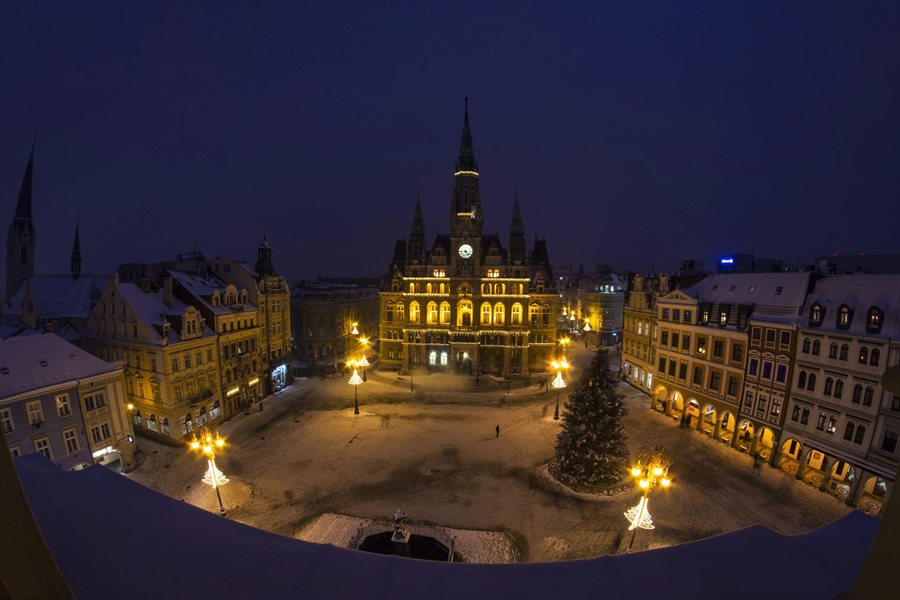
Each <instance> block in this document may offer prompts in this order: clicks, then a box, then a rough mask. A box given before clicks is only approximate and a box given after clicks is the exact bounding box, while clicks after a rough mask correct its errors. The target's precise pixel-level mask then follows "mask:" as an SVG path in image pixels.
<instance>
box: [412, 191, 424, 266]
mask: <svg viewBox="0 0 900 600" xmlns="http://www.w3.org/2000/svg"><path fill="white" fill-rule="evenodd" d="M409 258H410V260H411V261H412V262H421V263H424V262H425V220H424V219H423V218H422V202H421V199H420V198H419V195H418V194H416V209H415V211H414V212H413V220H412V226H411V227H410V229H409Z"/></svg>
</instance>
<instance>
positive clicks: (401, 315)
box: [394, 303, 406, 321]
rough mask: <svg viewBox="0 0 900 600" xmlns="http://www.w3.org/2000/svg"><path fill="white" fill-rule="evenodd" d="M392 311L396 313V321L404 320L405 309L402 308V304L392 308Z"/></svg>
mask: <svg viewBox="0 0 900 600" xmlns="http://www.w3.org/2000/svg"><path fill="white" fill-rule="evenodd" d="M394 309H395V310H396V311H397V320H398V321H402V320H403V319H405V318H406V307H405V306H403V304H402V303H399V304H397V305H395V306H394Z"/></svg>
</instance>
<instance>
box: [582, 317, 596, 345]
mask: <svg viewBox="0 0 900 600" xmlns="http://www.w3.org/2000/svg"><path fill="white" fill-rule="evenodd" d="M582 331H584V347H585V348H587V343H588V336H587V334H588V333H590V331H591V323H590V321H588V319H587V317H585V318H584V329H583V330H582ZM597 347H598V348H599V347H600V334H599V332H598V333H597Z"/></svg>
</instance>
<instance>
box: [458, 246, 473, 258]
mask: <svg viewBox="0 0 900 600" xmlns="http://www.w3.org/2000/svg"><path fill="white" fill-rule="evenodd" d="M459 255H460V256H461V257H462V258H469V257H470V256H472V246H470V245H468V244H461V245H460V247H459Z"/></svg>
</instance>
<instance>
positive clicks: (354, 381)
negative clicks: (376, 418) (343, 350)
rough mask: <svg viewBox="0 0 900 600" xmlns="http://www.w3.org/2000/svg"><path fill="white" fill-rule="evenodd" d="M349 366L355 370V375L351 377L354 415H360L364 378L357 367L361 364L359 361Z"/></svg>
mask: <svg viewBox="0 0 900 600" xmlns="http://www.w3.org/2000/svg"><path fill="white" fill-rule="evenodd" d="M347 364H349V365H350V366H351V367H352V368H353V375H352V376H351V377H350V381H348V382H347V383H349V384H350V385H352V386H353V414H354V415H358V414H359V385H360V384H361V383H362V382H363V380H362V377H360V376H359V370H357V368H356V366H357V365H358V364H359V363H358V362H357V361H354V360H351V361H350V362H349V363H347Z"/></svg>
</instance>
